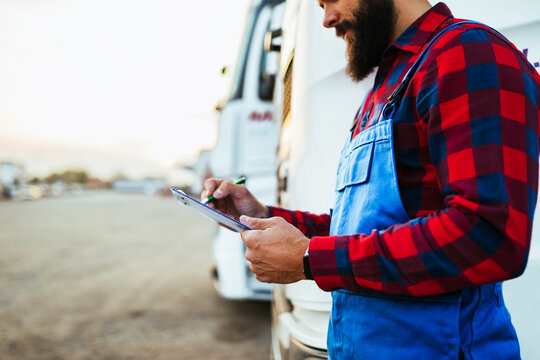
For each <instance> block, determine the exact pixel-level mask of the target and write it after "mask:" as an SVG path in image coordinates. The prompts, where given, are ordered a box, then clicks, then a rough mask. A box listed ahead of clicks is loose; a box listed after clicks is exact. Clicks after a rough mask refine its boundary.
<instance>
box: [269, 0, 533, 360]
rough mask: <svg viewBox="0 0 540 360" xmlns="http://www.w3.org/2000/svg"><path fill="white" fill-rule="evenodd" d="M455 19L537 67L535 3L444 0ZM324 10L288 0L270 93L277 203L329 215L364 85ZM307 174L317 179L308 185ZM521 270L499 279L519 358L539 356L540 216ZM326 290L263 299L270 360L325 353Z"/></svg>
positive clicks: (300, 288)
mask: <svg viewBox="0 0 540 360" xmlns="http://www.w3.org/2000/svg"><path fill="white" fill-rule="evenodd" d="M434 3H435V2H433V4H434ZM446 3H447V5H448V6H449V7H450V8H451V9H452V11H453V13H454V15H455V16H456V17H459V18H472V19H475V20H478V21H482V22H485V23H487V24H489V25H490V26H492V27H495V28H497V29H498V30H500V31H501V32H502V33H503V34H504V35H506V36H507V37H508V38H509V39H510V40H511V41H513V42H514V43H515V44H516V46H517V47H518V48H519V49H522V50H523V51H524V53H525V54H526V55H527V56H528V57H529V60H530V61H531V63H533V65H535V67H537V68H538V67H539V64H538V62H537V61H538V60H539V59H540V46H539V45H538V41H537V38H538V36H539V35H540V3H537V2H534V1H529V0H527V1H521V2H518V3H512V4H510V3H508V2H503V1H495V2H494V1H487V0H481V1H475V2H470V1H465V0H454V1H452V0H448V1H446ZM322 19H323V12H322V11H321V9H320V8H319V7H318V6H317V3H316V2H314V1H309V0H288V1H287V6H286V10H285V16H284V21H283V28H282V46H281V61H280V69H279V72H278V79H279V81H278V82H277V84H276V93H275V97H274V103H275V109H276V112H275V116H276V119H277V121H278V122H279V123H280V124H281V140H280V145H279V158H280V166H279V171H278V173H279V193H278V199H279V205H281V206H284V207H287V208H291V209H301V210H308V211H311V212H315V213H317V212H320V213H324V212H328V211H329V209H330V207H332V206H333V191H332V189H333V187H334V181H335V172H336V169H337V162H338V155H339V151H340V149H341V146H342V145H343V142H344V141H345V138H346V136H347V135H348V130H349V128H350V126H351V123H352V120H353V118H354V115H355V113H356V111H357V109H358V107H359V106H360V103H361V101H362V100H363V99H364V97H365V95H366V94H367V92H368V91H369V89H370V88H371V86H372V82H373V78H372V77H371V78H368V79H366V80H364V81H362V82H360V83H358V84H355V83H353V82H352V81H351V80H350V79H348V78H347V77H346V75H345V72H344V68H345V66H346V58H345V44H344V42H343V41H341V40H340V39H337V38H336V37H335V35H334V31H332V30H327V29H324V28H323V27H322V25H321V24H322ZM314 179H316V181H314ZM536 217H537V218H539V219H537V222H536V226H535V231H534V233H533V249H532V251H531V256H530V261H529V266H528V269H527V271H526V272H525V275H524V276H522V277H520V278H518V279H516V280H513V281H509V282H507V283H505V284H504V292H505V297H506V301H507V305H508V307H509V309H510V312H511V314H512V316H513V321H514V324H515V327H516V330H517V332H518V335H519V338H520V342H521V347H522V356H523V358H525V359H532V358H538V357H540V346H539V345H538V342H537V341H536V340H535V339H537V338H538V335H539V330H538V323H539V322H540V315H537V314H538V312H536V311H535V307H536V306H537V304H538V303H539V302H540V289H539V287H538V285H537V284H538V281H539V280H540V251H538V245H537V244H536V243H538V241H540V225H538V224H540V214H538V212H537V213H536ZM330 307H331V298H330V294H329V293H325V292H322V291H321V290H319V289H318V288H317V286H316V285H315V283H314V282H308V281H302V282H299V283H295V284H291V285H286V286H276V287H275V289H274V291H273V300H272V352H273V356H274V358H275V359H295V360H296V359H318V358H326V357H327V354H326V333H327V326H328V317H329V311H330Z"/></svg>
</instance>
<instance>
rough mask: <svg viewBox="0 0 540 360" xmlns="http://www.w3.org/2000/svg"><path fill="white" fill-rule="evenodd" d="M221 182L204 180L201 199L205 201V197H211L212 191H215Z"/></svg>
mask: <svg viewBox="0 0 540 360" xmlns="http://www.w3.org/2000/svg"><path fill="white" fill-rule="evenodd" d="M222 181H223V180H220V179H214V178H210V179H206V180H205V181H204V185H203V191H202V193H201V199H206V198H207V197H209V196H210V195H212V194H213V193H214V191H215V190H216V188H218V187H219V185H220V184H221V182H222Z"/></svg>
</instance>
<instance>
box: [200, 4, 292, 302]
mask: <svg viewBox="0 0 540 360" xmlns="http://www.w3.org/2000/svg"><path fill="white" fill-rule="evenodd" d="M284 7H285V2H284V0H254V1H252V3H251V5H250V8H249V13H248V16H247V22H246V28H245V31H244V35H243V40H242V44H241V49H240V53H239V55H238V57H237V60H236V65H235V67H234V69H233V73H232V85H231V89H230V92H229V94H228V96H227V97H226V100H225V101H223V102H222V104H220V105H219V106H218V110H219V111H220V117H219V129H218V137H217V143H216V146H215V147H214V148H213V149H211V151H209V153H207V154H205V157H206V158H207V160H206V161H205V162H207V164H208V165H207V168H208V170H209V173H210V174H211V175H212V176H214V177H218V178H225V179H231V180H233V181H234V180H235V179H237V178H239V177H241V176H245V177H246V179H247V180H246V186H247V187H248V188H249V189H250V191H251V192H252V193H253V194H254V195H255V196H257V197H258V198H259V199H260V201H262V202H264V203H266V204H275V199H276V192H277V179H276V175H275V174H276V154H277V146H278V141H279V126H278V125H277V123H276V119H275V118H274V111H273V104H272V100H273V92H274V82H275V76H276V72H277V67H278V54H276V53H267V52H264V51H263V45H264V38H265V34H266V33H267V31H271V30H275V29H279V28H280V26H281V18H282V16H283V11H284ZM212 251H213V259H214V264H215V267H214V270H213V272H212V274H213V279H214V284H215V287H216V289H217V291H218V292H219V294H220V295H222V296H223V297H225V298H228V299H256V300H269V299H270V291H271V288H272V287H271V285H269V284H263V283H261V282H259V281H257V280H256V279H255V277H254V275H253V274H252V273H251V272H250V270H249V263H248V262H247V260H246V259H245V258H244V253H245V248H244V243H243V242H242V239H241V238H240V235H239V234H238V233H234V232H231V231H230V230H227V229H224V228H222V227H217V226H216V230H215V234H214V238H213V241H212Z"/></svg>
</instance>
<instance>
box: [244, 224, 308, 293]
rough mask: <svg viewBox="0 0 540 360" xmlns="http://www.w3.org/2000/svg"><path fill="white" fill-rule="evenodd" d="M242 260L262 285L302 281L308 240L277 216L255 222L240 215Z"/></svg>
mask: <svg viewBox="0 0 540 360" xmlns="http://www.w3.org/2000/svg"><path fill="white" fill-rule="evenodd" d="M240 222H242V224H244V225H247V226H249V227H250V228H252V229H253V230H243V231H242V233H241V235H242V240H244V243H245V244H246V247H247V250H246V259H247V260H248V261H249V262H250V263H251V265H250V267H249V268H250V269H251V271H252V272H253V273H254V274H255V278H256V279H257V280H259V281H262V282H269V283H276V284H290V283H293V282H296V281H299V280H305V279H306V277H305V276H304V271H303V270H304V263H303V257H304V254H305V252H306V249H307V248H308V245H309V239H308V238H307V237H305V236H304V234H302V233H301V232H300V230H298V229H297V228H295V227H294V226H292V225H291V224H289V223H288V222H286V221H285V220H284V219H282V218H280V217H274V218H270V219H256V218H250V217H247V216H241V217H240Z"/></svg>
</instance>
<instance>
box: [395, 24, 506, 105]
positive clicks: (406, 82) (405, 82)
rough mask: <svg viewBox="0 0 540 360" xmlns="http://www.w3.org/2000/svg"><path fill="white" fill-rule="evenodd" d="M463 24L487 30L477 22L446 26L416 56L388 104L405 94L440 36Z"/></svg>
mask: <svg viewBox="0 0 540 360" xmlns="http://www.w3.org/2000/svg"><path fill="white" fill-rule="evenodd" d="M465 24H475V25H482V26H485V27H487V28H489V27H488V26H486V25H484V24H482V23H480V22H477V21H460V22H457V23H455V24H452V25H450V26H448V27H447V28H445V29H443V30H442V31H441V32H439V33H438V34H437V35H435V37H433V39H431V41H430V42H429V43H428V44H427V46H426V47H425V48H424V50H423V51H422V52H421V53H420V56H418V59H416V61H415V62H414V64H413V66H411V68H410V69H409V71H407V73H406V74H405V77H404V78H403V80H401V83H400V84H399V86H398V87H397V88H396V90H394V92H393V93H392V95H390V97H389V98H388V102H389V103H394V102H396V101H397V100H398V99H399V98H401V95H402V94H403V93H404V92H405V90H406V89H407V86H409V83H410V81H411V79H412V78H413V76H414V74H415V73H416V71H417V70H418V69H419V68H420V65H422V63H423V62H424V60H425V59H426V58H427V55H428V54H429V52H430V51H431V47H432V46H433V44H434V43H435V42H436V41H437V40H438V39H439V38H440V37H441V36H443V35H444V34H446V33H447V32H449V31H450V30H453V29H455V28H457V27H459V26H461V25H465ZM490 29H491V28H490ZM492 30H493V31H495V32H497V31H496V30H494V29H492ZM497 34H498V32H497ZM501 36H502V35H501Z"/></svg>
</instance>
